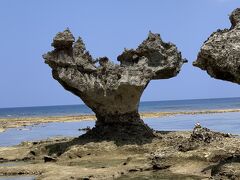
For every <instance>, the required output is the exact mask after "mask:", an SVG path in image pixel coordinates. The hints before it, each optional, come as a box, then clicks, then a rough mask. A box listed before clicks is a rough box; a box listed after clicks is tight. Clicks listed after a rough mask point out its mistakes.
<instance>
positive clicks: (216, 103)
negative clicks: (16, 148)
mask: <svg viewBox="0 0 240 180" xmlns="http://www.w3.org/2000/svg"><path fill="white" fill-rule="evenodd" d="M214 109H240V97H238V98H219V99H193V100H171V101H148V102H140V105H139V111H140V112H176V111H199V110H214ZM92 113H93V112H92V111H91V109H89V108H88V107H87V106H86V105H62V106H61V105H58V106H39V107H16V108H0V118H19V117H43V116H71V115H81V114H92Z"/></svg>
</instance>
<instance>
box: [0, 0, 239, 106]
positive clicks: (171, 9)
mask: <svg viewBox="0 0 240 180" xmlns="http://www.w3.org/2000/svg"><path fill="white" fill-rule="evenodd" d="M237 7H240V1H239V0H181V1H180V0H161V1H160V0H101V1H100V0H85V1H84V0H71V1H70V0H51V1H50V0H39V1H32V0H15V1H13V0H1V1H0V29H1V31H0V40H1V44H0V67H1V70H0V78H1V84H0V107H17V106H38V105H60V104H79V103H82V101H81V100H80V99H79V98H78V97H76V96H74V95H72V94H71V93H69V92H67V91H66V90H64V89H63V88H62V87H61V85H60V84H59V83H58V82H57V81H55V80H53V78H52V76H51V70H50V68H49V67H48V66H47V65H46V64H44V62H43V59H42V54H44V53H45V52H47V51H49V50H51V49H52V47H51V46H50V45H51V41H52V38H53V37H54V35H55V34H56V33H57V32H59V31H62V30H64V29H65V28H66V27H69V28H70V30H71V31H72V32H73V34H74V36H81V37H82V38H83V40H84V42H85V44H86V47H87V49H88V50H89V51H90V53H91V54H92V55H93V56H94V57H99V56H108V57H109V58H111V59H112V60H114V61H115V59H116V57H117V56H118V55H119V54H120V53H121V52H122V51H123V49H124V48H125V47H126V48H136V47H137V46H138V45H139V43H141V42H142V41H143V40H144V39H145V38H146V37H147V34H148V31H149V30H151V31H152V32H156V33H160V34H161V37H162V38H163V40H164V41H171V42H173V43H174V44H176V45H177V47H178V49H179V50H180V51H181V52H182V55H183V56H184V57H185V58H187V59H188V60H189V63H188V64H185V65H184V67H183V68H182V71H181V72H180V74H179V75H178V76H177V77H175V78H172V79H168V80H155V81H152V82H151V83H150V84H149V86H148V87H147V89H146V90H145V92H144V94H143V96H142V99H141V100H142V101H150V100H173V99H192V98H216V97H239V96H240V91H239V90H240V89H239V88H240V87H239V85H237V84H233V83H230V82H224V81H221V80H214V79H212V78H210V77H209V76H208V75H207V74H206V73H205V72H203V71H201V70H199V69H198V68H195V67H193V66H192V65H191V63H192V61H193V60H195V59H196V57H197V53H198V51H199V49H200V47H201V45H202V43H203V42H204V41H205V40H206V39H207V38H208V36H209V35H210V34H211V33H212V32H213V31H216V30H217V29H218V28H228V27H229V26H230V23H229V20H228V15H229V14H230V13H231V11H232V10H233V9H235V8H237Z"/></svg>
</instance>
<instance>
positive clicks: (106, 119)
mask: <svg viewBox="0 0 240 180" xmlns="http://www.w3.org/2000/svg"><path fill="white" fill-rule="evenodd" d="M52 46H53V47H54V50H53V51H51V52H48V53H47V54H44V55H43V58H44V59H45V63H47V64H48V65H49V66H50V67H51V68H52V75H53V78H54V79H56V80H57V81H58V82H59V83H60V84H61V85H62V86H63V87H64V88H65V89H66V90H68V91H70V92H72V93H73V94H75V95H77V96H78V97H80V98H81V99H82V100H83V101H84V103H85V104H86V105H87V106H88V107H90V108H91V109H92V110H93V112H95V113H96V117H97V122H96V127H97V128H93V130H95V129H99V128H100V127H101V128H102V129H101V130H100V131H98V133H108V132H109V131H110V132H111V131H112V129H114V132H115V133H116V132H119V133H120V134H121V133H122V131H132V129H135V130H136V131H138V132H139V131H142V132H145V133H143V134H144V136H145V135H150V134H152V130H151V129H150V128H148V127H147V126H146V125H145V124H144V123H143V121H141V120H140V116H139V113H138V106H139V101H140V97H141V95H142V93H143V91H144V89H145V88H146V87H147V85H148V83H149V82H150V80H152V79H167V78H171V77H174V76H176V75H177V74H178V73H179V71H180V68H181V66H182V64H183V63H184V62H186V60H184V59H182V56H181V53H180V52H179V51H178V50H177V47H176V46H175V45H174V44H172V43H165V42H163V41H162V39H161V38H160V35H159V34H153V33H151V32H150V33H149V36H148V38H147V39H146V40H145V41H143V42H142V44H140V45H139V47H138V48H137V49H136V50H134V49H131V50H125V51H124V52H123V53H122V54H121V55H120V56H118V61H120V64H114V63H113V62H111V61H110V60H109V59H108V58H107V57H102V58H98V59H93V58H92V56H91V55H90V54H89V52H88V51H86V48H85V45H84V43H83V41H82V39H81V38H79V39H78V40H77V41H76V42H74V37H73V35H72V34H71V32H70V31H69V30H68V29H67V30H65V31H64V32H61V33H58V34H57V35H56V37H55V38H54V39H53V43H52ZM97 63H99V65H97ZM120 127H121V128H120ZM111 133H113V132H111ZM133 134H134V133H133ZM136 134H137V133H136Z"/></svg>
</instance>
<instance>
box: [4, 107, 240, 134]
mask: <svg viewBox="0 0 240 180" xmlns="http://www.w3.org/2000/svg"><path fill="white" fill-rule="evenodd" d="M230 112H240V109H218V110H201V111H180V112H142V113H140V116H141V118H159V117H165V116H175V115H181V114H183V115H196V114H214V113H230ZM89 120H94V121H95V120H96V116H95V115H93V114H87V115H78V116H52V117H24V118H0V133H1V132H4V131H5V130H7V129H9V128H18V127H24V126H32V125H38V124H42V123H52V122H79V121H89Z"/></svg>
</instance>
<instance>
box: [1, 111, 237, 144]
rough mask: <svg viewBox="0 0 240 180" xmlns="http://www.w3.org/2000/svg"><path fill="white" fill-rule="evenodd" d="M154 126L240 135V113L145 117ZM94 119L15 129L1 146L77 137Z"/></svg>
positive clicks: (91, 125)
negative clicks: (61, 137) (200, 127)
mask: <svg viewBox="0 0 240 180" xmlns="http://www.w3.org/2000/svg"><path fill="white" fill-rule="evenodd" d="M144 121H145V123H147V124H148V125H149V126H150V127H151V128H153V129H155V130H161V131H185V130H192V129H193V127H194V124H195V123H196V122H200V124H201V125H202V126H204V127H207V128H210V129H212V130H215V131H221V132H226V133H232V134H240V113H239V112H236V113H217V114H198V115H177V116H168V117H161V118H148V119H145V120H144ZM94 124H95V122H94V121H82V122H58V123H47V124H39V125H36V126H26V127H24V128H13V129H8V130H7V131H5V132H3V133H0V146H12V145H17V144H20V143H21V142H23V141H35V140H42V139H47V138H50V137H59V136H63V137H66V136H68V137H77V136H80V135H81V134H83V133H84V131H79V128H85V127H87V126H90V127H93V126H94Z"/></svg>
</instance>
